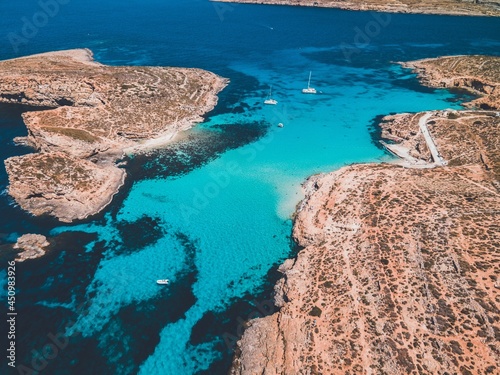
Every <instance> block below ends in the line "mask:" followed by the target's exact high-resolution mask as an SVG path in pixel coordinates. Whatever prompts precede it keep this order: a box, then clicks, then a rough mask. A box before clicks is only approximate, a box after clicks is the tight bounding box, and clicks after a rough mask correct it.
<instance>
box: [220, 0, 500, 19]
mask: <svg viewBox="0 0 500 375" xmlns="http://www.w3.org/2000/svg"><path fill="white" fill-rule="evenodd" d="M210 1H213V2H215V3H234V4H238V3H239V4H261V5H262V4H265V5H288V6H304V7H320V8H337V9H344V10H356V11H376V12H384V13H417V14H443V15H455V16H493V17H498V16H500V8H499V7H498V5H497V4H495V3H489V2H488V3H480V2H478V3H474V2H472V1H471V2H467V1H458V2H457V1H453V0H440V1H435V0H424V1H420V2H415V1H409V0H401V1H380V0H346V1H336V0H210ZM219 7H220V10H219V11H220V12H224V11H225V10H230V8H229V9H225V8H224V5H219Z"/></svg>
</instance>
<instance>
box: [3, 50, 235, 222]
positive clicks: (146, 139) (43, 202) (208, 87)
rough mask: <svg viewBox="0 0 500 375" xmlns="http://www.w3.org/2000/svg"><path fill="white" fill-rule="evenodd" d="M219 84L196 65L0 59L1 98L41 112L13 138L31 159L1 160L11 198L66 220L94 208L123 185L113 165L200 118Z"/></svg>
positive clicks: (66, 56)
mask: <svg viewBox="0 0 500 375" xmlns="http://www.w3.org/2000/svg"><path fill="white" fill-rule="evenodd" d="M226 85H227V80H226V79H223V78H221V77H219V76H217V75H215V74H213V73H210V72H207V71H203V70H200V69H185V68H161V67H111V66H105V65H102V64H99V63H97V62H95V61H93V58H92V53H91V52H90V51H89V50H70V51H61V52H51V53H45V54H41V55H34V56H29V57H24V58H19V59H14V60H7V61H2V62H0V102H3V103H13V104H23V105H28V106H32V107H40V110H37V111H30V112H26V113H24V114H23V119H24V122H25V124H26V126H27V128H28V136H27V137H26V138H21V139H16V141H18V142H21V143H24V144H27V145H30V146H32V147H34V148H35V149H36V150H37V151H38V152H39V154H30V155H25V156H21V157H14V158H10V159H8V160H6V162H5V165H6V169H7V172H8V174H9V182H10V186H9V194H10V195H12V196H13V197H14V199H15V200H16V202H17V203H19V205H20V206H21V207H22V208H23V209H25V210H27V211H29V212H31V213H33V214H35V215H39V214H49V215H52V216H55V217H57V218H58V219H60V220H61V221H65V222H71V221H73V220H76V219H83V218H85V217H87V216H89V215H92V214H94V213H97V212H99V211H100V210H101V209H102V208H103V207H105V206H106V205H107V204H108V203H109V202H110V201H111V199H112V197H113V195H114V194H115V193H116V192H117V191H118V189H119V188H120V186H121V185H122V184H123V180H124V177H125V172H124V170H123V169H120V168H117V167H116V165H115V162H116V160H117V159H119V158H120V157H121V156H122V155H123V153H124V152H127V153H132V152H139V151H141V150H143V149H147V148H151V147H157V146H159V145H161V144H164V143H166V142H168V141H169V140H171V139H172V137H173V135H174V134H175V133H176V132H177V131H181V130H184V129H187V128H189V127H191V126H193V124H195V123H196V122H199V121H202V120H203V118H202V116H203V115H204V114H205V113H206V112H208V111H210V110H212V109H213V108H214V107H215V105H216V103H217V93H218V92H219V91H220V90H222V89H223V88H224V87H225V86H226Z"/></svg>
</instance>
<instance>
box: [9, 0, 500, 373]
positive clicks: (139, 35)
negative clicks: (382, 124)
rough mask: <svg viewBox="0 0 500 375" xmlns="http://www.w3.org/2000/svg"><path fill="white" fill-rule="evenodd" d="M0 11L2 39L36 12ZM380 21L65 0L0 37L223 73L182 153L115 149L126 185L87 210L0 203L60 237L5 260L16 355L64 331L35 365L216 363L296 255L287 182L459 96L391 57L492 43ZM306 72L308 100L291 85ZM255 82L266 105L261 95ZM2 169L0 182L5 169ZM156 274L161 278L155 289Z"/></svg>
mask: <svg viewBox="0 0 500 375" xmlns="http://www.w3.org/2000/svg"><path fill="white" fill-rule="evenodd" d="M0 9H2V11H3V12H9V14H12V17H9V18H8V19H7V18H5V19H2V20H1V21H0V31H1V33H2V34H5V35H9V32H18V33H20V32H22V26H23V21H22V20H21V17H24V16H26V17H28V19H29V17H30V16H31V15H33V14H34V13H35V12H37V11H40V9H39V5H38V4H37V2H34V1H32V2H26V3H25V4H21V5H19V4H2V5H1V6H0ZM383 17H384V18H383V20H385V21H387V22H383V23H384V25H385V24H386V23H387V25H386V26H383V25H382V26H379V29H380V30H379V32H378V33H376V35H373V36H372V37H370V38H369V39H370V40H369V41H368V42H366V43H363V44H358V46H357V47H356V45H355V41H356V34H357V33H358V31H357V30H365V28H366V26H367V25H369V24H370V22H374V21H376V18H374V16H373V15H372V14H371V13H365V12H345V11H338V10H328V9H316V8H294V7H274V6H269V7H265V6H258V5H257V6H252V5H248V6H246V5H229V4H223V5H214V4H212V3H209V2H205V1H178V0H175V1H163V2H160V1H152V0H148V1H143V2H138V1H132V2H129V3H127V4H126V5H124V4H122V3H121V2H117V1H100V2H97V1H87V2H82V1H76V0H74V1H72V2H70V3H68V4H66V5H61V7H60V10H59V12H58V13H57V15H55V16H54V17H52V18H50V20H49V22H48V23H47V25H46V26H44V27H41V28H39V30H38V32H37V35H36V36H33V37H32V38H30V39H29V40H28V41H27V42H26V43H23V44H22V45H19V46H18V47H19V51H17V52H16V51H15V50H14V49H13V48H12V45H10V43H9V41H8V38H7V37H6V38H4V39H3V40H2V42H1V43H3V44H2V45H1V46H2V49H1V54H0V57H2V58H10V57H15V56H17V55H20V54H30V53H36V52H42V51H49V50H55V49H65V48H76V47H89V48H91V49H92V50H93V51H94V52H95V56H96V59H97V60H99V61H101V62H103V63H107V64H112V65H119V64H126V65H173V66H193V67H201V68H205V69H210V70H212V71H214V72H216V73H218V74H220V75H222V76H225V77H228V78H230V79H231V84H230V85H229V86H228V87H227V88H226V89H225V90H224V91H223V92H222V93H221V95H220V101H219V105H218V106H217V108H216V109H215V110H214V111H213V112H212V113H210V114H209V115H208V116H207V118H206V121H205V122H204V123H202V124H200V125H198V126H197V127H196V128H195V129H193V130H191V131H189V132H188V135H187V138H186V139H185V140H184V141H183V143H182V145H181V146H171V147H167V148H165V149H164V150H159V151H157V152H155V153H153V154H151V155H148V156H139V157H132V158H130V159H129V160H128V167H127V168H128V169H129V175H130V178H129V180H128V184H127V186H126V187H125V188H124V189H123V191H122V192H121V193H120V194H119V195H118V196H117V197H116V199H115V200H114V202H113V203H112V205H111V206H110V207H109V208H108V209H107V210H106V212H104V213H103V214H101V215H98V216H96V217H95V218H92V219H89V220H87V221H85V222H84V223H78V224H75V225H65V226H60V225H59V224H57V223H56V222H55V221H53V220H50V219H47V218H38V219H36V218H31V217H30V216H28V215H26V214H24V213H22V212H21V211H20V210H19V208H18V207H16V206H15V205H14V204H13V202H12V201H11V200H10V199H9V198H8V196H6V195H5V194H4V195H3V196H2V197H1V202H0V204H1V205H2V210H3V212H6V213H7V214H6V215H3V217H2V218H0V222H1V224H2V227H3V229H2V231H3V232H5V235H4V239H3V241H4V242H10V241H14V240H15V238H16V237H17V236H18V235H20V234H22V233H25V232H33V231H35V232H38V233H45V234H51V235H54V236H55V235H57V239H58V240H57V244H56V246H55V248H54V250H53V251H52V252H51V253H50V254H48V255H47V256H46V257H45V258H42V259H40V260H37V261H33V262H27V263H26V264H23V265H19V271H18V307H19V309H20V310H21V311H22V312H23V314H24V315H22V316H21V318H20V322H19V326H18V330H19V336H20V339H19V343H18V347H19V348H20V349H19V351H20V356H19V358H20V359H19V361H20V362H19V363H23V364H26V365H27V366H29V367H32V366H34V364H35V365H36V364H37V363H36V362H35V363H34V362H33V360H35V361H36V360H37V358H38V357H37V356H38V354H37V353H38V352H39V351H41V350H42V348H43V347H44V345H45V344H46V343H47V334H48V333H51V332H52V333H61V332H62V333H64V335H66V336H67V335H73V337H71V339H70V341H69V345H68V346H67V347H65V348H64V349H63V350H60V352H59V353H58V354H57V355H56V356H55V358H53V359H51V360H48V361H46V364H45V367H44V368H43V369H42V373H44V372H45V373H50V374H80V373H81V374H88V373H93V374H110V373H116V374H135V373H139V374H193V373H208V374H217V373H226V372H227V369H228V367H229V364H230V359H231V356H232V349H233V344H234V339H235V338H236V337H237V335H238V334H239V333H240V327H241V322H242V321H243V320H245V319H246V318H247V317H248V314H249V313H252V312H257V311H260V310H259V308H258V305H259V304H260V303H263V302H266V299H268V298H269V293H270V292H271V290H272V284H273V283H274V280H275V279H276V277H277V276H276V273H275V271H274V270H275V269H276V267H277V265H278V264H279V263H281V262H282V261H283V260H284V259H286V258H288V257H290V256H293V255H294V252H295V251H296V249H295V245H294V244H293V242H292V240H291V228H292V221H291V217H292V214H293V212H294V209H295V206H296V204H297V203H298V202H299V201H300V199H301V198H302V197H303V196H302V190H301V186H300V185H301V183H302V182H303V181H304V180H305V179H306V178H307V177H308V176H310V175H312V174H315V173H321V172H328V171H331V170H334V169H337V168H340V167H342V166H344V165H347V164H350V163H358V162H383V161H387V160H389V159H390V156H389V155H387V154H385V153H384V152H383V150H381V149H380V148H379V147H378V145H377V133H376V129H375V128H374V126H373V124H374V120H375V119H376V117H377V116H379V115H383V114H389V113H394V112H406V111H410V112H415V111H422V110H428V109H443V108H460V101H461V100H463V99H464V98H466V95H465V94H463V93H460V92H449V91H446V90H431V89H428V88H424V87H421V86H420V85H419V84H418V82H417V80H416V78H415V77H414V75H412V74H411V73H410V72H408V71H407V70H404V69H402V68H400V67H399V66H398V65H395V64H393V62H394V61H402V60H411V59H416V58H423V57H433V56H438V55H442V54H465V53H488V54H498V47H499V46H500V32H499V31H500V23H499V21H497V20H494V19H489V18H456V17H439V16H416V15H392V16H388V15H383ZM389 17H390V19H389ZM372 27H373V24H372ZM346 46H347V47H346ZM346 48H347V51H350V52H349V53H345V51H346ZM352 48H356V49H352ZM346 57H349V58H348V59H346ZM309 71H312V72H313V78H312V86H313V87H315V88H316V89H317V90H318V94H317V95H309V96H308V95H303V94H302V93H301V92H300V91H301V89H302V88H304V87H305V86H306V85H307V78H308V74H309ZM271 84H272V86H273V96H274V98H275V99H277V100H278V102H279V104H278V105H277V106H265V105H264V104H263V100H264V99H265V96H266V95H267V92H268V90H269V85H271ZM0 121H1V126H2V129H3V130H2V134H1V136H2V139H3V141H4V143H5V144H7V145H8V147H6V148H5V149H4V150H2V152H3V157H4V158H6V157H8V156H12V155H15V154H22V153H25V152H28V150H25V149H20V148H18V147H14V146H13V145H12V143H11V141H10V140H11V139H12V137H13V136H16V135H20V134H23V133H24V132H25V130H24V129H23V127H22V124H21V122H20V120H19V110H18V109H12V108H6V109H5V110H3V111H2V114H1V115H0ZM280 122H281V123H283V124H284V128H279V127H277V124H278V123H280ZM0 178H1V183H2V186H3V187H5V186H6V184H7V181H6V176H5V172H4V171H3V170H2V175H1V176H0ZM13 218H14V219H15V220H13ZM2 275H3V276H2V278H3V279H5V272H4V273H3V274H2ZM159 278H169V279H171V282H172V284H171V285H170V286H169V287H167V288H164V287H158V286H157V285H156V283H155V281H156V279H159ZM266 303H267V302H266ZM268 312H269V311H268ZM32 350H35V352H33V351H32ZM38 359H39V358H38ZM42 364H43V361H42Z"/></svg>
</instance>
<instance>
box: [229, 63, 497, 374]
mask: <svg viewBox="0 0 500 375" xmlns="http://www.w3.org/2000/svg"><path fill="white" fill-rule="evenodd" d="M499 63H500V58H496V57H485V56H457V57H443V58H438V59H430V60H422V61H417V62H412V63H408V64H407V66H411V67H413V69H415V70H416V71H417V72H418V73H419V75H420V77H421V78H422V79H423V81H424V82H426V83H427V84H430V85H433V86H436V87H461V88H465V89H470V90H473V91H474V92H475V93H477V94H479V93H480V94H482V95H483V96H482V97H481V98H479V99H477V100H475V101H474V102H472V103H470V104H469V105H470V106H471V108H472V109H471V110H464V111H436V112H427V113H417V114H400V115H395V116H388V117H386V118H385V119H384V120H383V121H382V124H381V127H382V135H383V136H384V137H385V138H387V139H389V140H390V141H391V142H392V144H396V145H399V146H400V147H401V148H402V149H406V152H403V154H404V155H405V156H406V157H407V160H405V161H403V162H402V163H400V164H401V165H397V164H367V165H352V166H348V167H345V168H342V169H340V170H339V171H336V172H333V173H330V174H325V175H318V176H313V177H311V178H309V179H308V181H307V182H306V184H305V185H304V186H305V189H306V198H305V200H304V201H303V202H302V203H301V204H300V205H299V207H298V212H297V215H296V218H295V223H294V231H293V234H294V237H295V239H296V240H297V242H298V243H299V244H300V245H301V246H303V247H304V249H303V250H301V251H300V252H299V254H298V256H297V258H296V259H291V260H288V261H286V262H285V263H284V264H283V265H282V266H281V268H280V270H281V271H282V272H283V274H284V277H283V278H282V279H281V280H280V281H279V282H278V283H277V285H276V286H275V303H276V305H277V306H279V307H280V310H279V311H278V312H277V313H274V314H273V315H270V316H267V317H265V318H261V319H255V320H252V321H250V322H249V324H248V325H249V328H247V330H246V331H245V333H244V335H243V337H242V339H241V340H240V341H239V343H238V350H237V353H236V355H235V358H234V362H233V368H232V370H231V373H232V374H267V375H268V374H443V375H444V374H464V375H469V374H470V375H472V374H498V373H499V371H500V367H499V363H500V347H499V346H498V342H499V341H500V308H499V304H500V225H499V223H500V220H499V218H500V113H499V112H498V110H499V109H500V101H499V100H498V87H499V85H500V70H499V69H498V66H499V65H498V64H499ZM481 107H483V108H487V110H480V109H479V108H481ZM425 132H428V133H429V135H430V140H431V141H432V142H433V143H434V145H435V146H436V148H437V150H438V155H437V156H436V155H434V152H432V150H431V148H432V146H431V145H429V143H428V142H429V141H430V140H429V136H426V135H425V134H424V133H425ZM435 157H437V158H439V159H438V160H434V158H435Z"/></svg>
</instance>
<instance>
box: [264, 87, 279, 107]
mask: <svg viewBox="0 0 500 375" xmlns="http://www.w3.org/2000/svg"><path fill="white" fill-rule="evenodd" d="M272 92H273V87H272V86H270V87H269V96H268V97H267V99H266V100H264V104H269V105H276V104H278V101H277V100H274V99H273V98H272V96H271V94H272Z"/></svg>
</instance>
